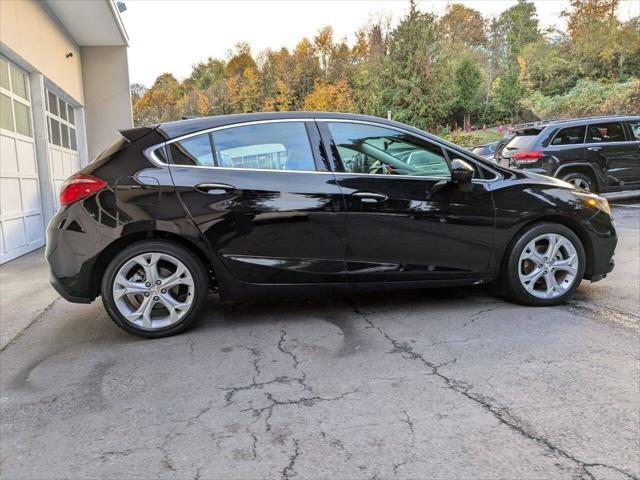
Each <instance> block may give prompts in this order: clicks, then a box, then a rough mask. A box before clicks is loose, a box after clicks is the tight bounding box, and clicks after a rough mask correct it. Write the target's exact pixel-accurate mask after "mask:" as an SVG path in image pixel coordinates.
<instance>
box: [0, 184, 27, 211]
mask: <svg viewBox="0 0 640 480" xmlns="http://www.w3.org/2000/svg"><path fill="white" fill-rule="evenodd" d="M21 212H22V203H21V202H20V180H19V179H18V178H11V177H4V178H0V214H1V215H2V217H10V216H14V215H19V214H20V213H21Z"/></svg>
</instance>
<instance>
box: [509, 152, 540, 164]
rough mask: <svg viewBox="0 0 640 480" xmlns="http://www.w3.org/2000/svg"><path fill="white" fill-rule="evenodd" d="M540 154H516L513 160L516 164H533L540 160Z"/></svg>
mask: <svg viewBox="0 0 640 480" xmlns="http://www.w3.org/2000/svg"><path fill="white" fill-rule="evenodd" d="M542 156H543V155H542V152H536V151H533V152H516V153H514V154H513V159H514V160H515V161H517V162H535V161H536V160H539V159H540V158H542Z"/></svg>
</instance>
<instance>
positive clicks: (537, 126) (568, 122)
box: [513, 115, 640, 133]
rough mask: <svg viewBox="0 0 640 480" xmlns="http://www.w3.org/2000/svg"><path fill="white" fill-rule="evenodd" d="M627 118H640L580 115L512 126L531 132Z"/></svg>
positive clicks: (517, 131) (631, 118) (518, 129)
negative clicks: (580, 116)
mask: <svg viewBox="0 0 640 480" xmlns="http://www.w3.org/2000/svg"><path fill="white" fill-rule="evenodd" d="M629 120H640V116H638V115H597V116H592V117H582V118H561V119H557V120H540V121H538V122H531V123H523V124H521V125H515V126H514V127H513V131H514V132H515V133H519V132H531V131H532V130H537V131H539V132H541V131H542V130H544V129H545V128H547V127H556V126H563V127H570V126H574V125H583V124H584V125H586V124H589V123H595V122H603V121H604V122H606V121H629Z"/></svg>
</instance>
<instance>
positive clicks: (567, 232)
mask: <svg viewBox="0 0 640 480" xmlns="http://www.w3.org/2000/svg"><path fill="white" fill-rule="evenodd" d="M545 233H557V234H559V235H562V236H563V237H565V238H567V239H568V240H569V241H571V243H573V246H574V247H575V249H576V252H577V254H578V272H577V274H576V280H575V281H574V283H573V285H572V286H571V288H570V289H569V290H567V291H566V292H565V293H564V294H562V295H561V296H559V297H556V298H552V299H546V298H538V297H534V296H533V295H531V294H530V293H529V292H527V291H526V290H525V288H524V286H523V285H522V284H521V283H520V277H519V275H518V269H519V265H518V263H519V260H520V255H521V254H522V251H523V250H524V248H525V247H526V246H527V244H528V243H529V242H530V241H531V240H533V239H534V238H535V237H538V236H540V235H544V234H545ZM508 253H509V257H508V259H507V262H506V263H505V268H506V272H504V275H503V279H506V280H507V282H508V283H507V285H506V287H507V290H508V291H509V293H510V294H511V297H512V298H514V300H516V301H518V302H520V303H525V304H527V305H535V306H549V305H558V304H560V303H563V302H564V301H565V300H566V299H567V298H568V297H570V296H571V295H572V294H573V292H575V290H576V289H577V288H578V286H579V285H580V282H581V280H582V277H583V276H584V270H585V261H586V255H585V250H584V246H583V245H582V242H581V241H580V238H579V237H578V235H576V234H575V233H574V232H573V230H571V229H569V228H568V227H565V226H564V225H560V224H556V223H540V224H536V225H533V226H531V227H530V228H528V229H527V230H525V231H524V232H522V233H521V234H520V235H519V236H518V237H517V239H515V241H514V242H513V243H512V246H511V248H510V249H509V252H508Z"/></svg>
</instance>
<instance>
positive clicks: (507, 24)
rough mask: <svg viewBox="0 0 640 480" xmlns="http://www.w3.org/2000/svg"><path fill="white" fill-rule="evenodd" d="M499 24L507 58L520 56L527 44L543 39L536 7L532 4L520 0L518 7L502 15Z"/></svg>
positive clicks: (515, 6) (509, 9)
mask: <svg viewBox="0 0 640 480" xmlns="http://www.w3.org/2000/svg"><path fill="white" fill-rule="evenodd" d="M499 22H500V27H501V30H502V33H503V35H504V41H505V44H506V53H507V58H511V57H512V56H516V55H518V54H519V53H520V51H521V50H522V48H523V47H524V46H525V45H526V44H528V43H531V42H535V41H536V40H538V39H539V38H540V37H541V33H540V29H539V28H538V16H537V11H536V7H535V5H534V4H533V3H532V2H527V1H526V0H518V3H517V4H516V5H514V6H513V7H511V8H508V9H507V10H505V11H504V12H502V13H501V14H500V20H499Z"/></svg>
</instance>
